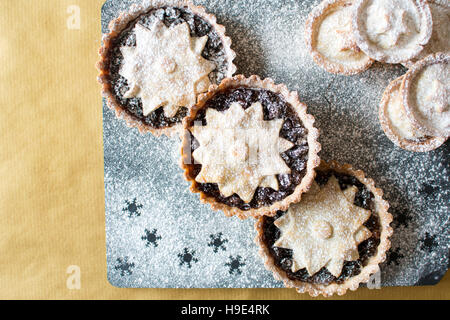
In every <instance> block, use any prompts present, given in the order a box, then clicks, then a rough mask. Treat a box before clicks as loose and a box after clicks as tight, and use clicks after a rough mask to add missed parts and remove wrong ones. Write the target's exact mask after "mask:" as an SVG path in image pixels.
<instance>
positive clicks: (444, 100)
mask: <svg viewBox="0 0 450 320" xmlns="http://www.w3.org/2000/svg"><path fill="white" fill-rule="evenodd" d="M448 98H449V96H448V93H447V88H446V86H445V84H443V83H442V82H441V81H439V80H437V79H435V80H433V83H432V86H431V90H430V93H429V94H428V95H427V96H426V98H425V99H426V100H427V101H428V102H429V103H431V104H433V105H434V110H436V112H438V113H443V112H445V111H447V110H448V105H449V103H448V102H449V101H448Z"/></svg>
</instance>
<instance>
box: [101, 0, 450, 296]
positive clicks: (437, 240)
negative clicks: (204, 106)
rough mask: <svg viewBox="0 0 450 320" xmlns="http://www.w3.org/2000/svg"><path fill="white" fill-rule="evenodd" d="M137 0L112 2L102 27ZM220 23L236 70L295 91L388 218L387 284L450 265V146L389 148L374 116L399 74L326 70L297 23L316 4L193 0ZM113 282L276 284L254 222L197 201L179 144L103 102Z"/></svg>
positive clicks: (329, 148)
mask: <svg viewBox="0 0 450 320" xmlns="http://www.w3.org/2000/svg"><path fill="white" fill-rule="evenodd" d="M131 3H132V1H120V0H110V1H107V2H106V4H105V6H104V7H103V11H102V14H103V15H102V26H103V32H105V31H107V25H108V23H109V21H110V20H111V19H112V18H114V17H115V16H116V15H117V12H119V11H120V10H124V9H126V8H127V7H128V6H129V5H130V4H131ZM195 3H196V4H200V5H204V6H205V7H206V9H207V11H209V12H211V13H214V14H216V16H217V18H218V21H219V23H221V24H223V25H225V27H226V28H227V35H228V36H230V37H231V39H232V41H233V43H232V48H233V49H234V50H235V51H236V53H237V57H236V59H235V60H234V62H235V64H236V65H237V66H238V73H243V74H245V75H247V76H248V75H251V74H258V75H260V76H262V77H269V76H270V77H272V78H273V79H274V80H275V81H276V82H279V83H285V84H286V85H287V86H288V87H289V89H290V90H297V91H298V93H299V96H300V99H301V100H302V101H303V102H304V103H306V104H307V105H308V107H309V113H311V114H312V115H314V116H315V118H316V126H317V127H318V128H319V129H320V130H321V136H320V142H321V144H322V149H323V151H322V152H321V157H322V158H323V159H325V160H332V159H333V160H337V161H340V162H347V163H350V164H352V165H353V166H354V167H355V168H359V169H362V170H364V171H365V172H366V174H367V176H369V177H371V178H373V179H374V180H375V182H376V185H377V187H379V188H382V189H383V190H384V192H385V199H386V200H388V201H389V203H390V205H391V210H390V211H391V212H392V214H393V215H394V222H393V224H392V225H393V227H394V235H393V237H392V238H391V239H392V250H391V251H390V253H389V255H388V258H389V259H388V261H387V262H386V263H384V264H383V265H382V272H381V281H382V285H385V286H386V285H414V284H417V283H421V284H426V283H427V284H430V283H435V282H436V281H437V280H438V279H440V277H441V276H442V275H443V274H444V273H445V271H446V270H447V266H448V262H449V258H448V255H449V243H450V234H449V231H448V230H449V225H450V223H449V203H450V179H449V172H448V170H449V163H450V152H449V151H450V150H449V149H450V147H449V143H446V144H445V145H444V146H442V147H441V148H439V149H437V150H435V151H432V152H429V153H424V154H418V153H412V152H407V151H404V150H402V149H400V148H398V147H396V146H395V145H394V144H393V143H392V142H391V141H390V140H389V139H388V138H387V137H386V136H385V135H384V133H383V131H382V129H381V127H380V125H379V122H378V117H377V112H378V104H379V101H380V100H381V95H382V93H383V91H384V89H385V87H386V86H387V85H388V84H389V82H390V81H391V80H393V79H395V78H397V77H398V76H400V75H402V74H403V73H405V72H406V69H404V68H403V67H401V66H399V65H382V64H379V63H375V64H374V65H373V66H372V67H371V68H370V69H369V70H367V71H366V72H364V73H362V74H359V75H357V76H352V77H346V76H338V75H332V74H329V73H327V72H326V71H324V70H322V69H321V68H320V67H318V66H317V65H316V64H315V63H314V62H313V61H312V58H311V57H310V56H309V54H308V52H307V50H306V46H305V43H304V39H303V31H304V22H305V20H306V18H307V16H308V14H309V12H310V11H311V10H312V8H313V7H314V6H315V5H317V4H318V3H319V1H295V0H288V1H282V0H254V1H244V0H239V1H238V0H213V1H206V0H204V1H195ZM104 149H105V150H104V152H105V201H106V202H105V203H106V234H107V239H106V240H107V262H108V279H109V280H110V282H111V283H112V284H114V285H116V286H119V287H155V288H156V287H198V288H216V287H236V288H242V287H282V286H283V285H282V284H281V283H280V282H278V281H276V280H274V279H273V277H272V275H271V274H270V273H269V272H267V271H266V270H265V269H264V266H263V264H262V261H261V259H260V257H259V256H258V254H257V248H256V245H255V244H253V238H254V236H255V231H254V230H253V221H252V220H247V221H240V220H239V219H234V218H231V219H230V218H225V217H224V215H223V214H221V213H220V212H213V211H211V210H210V209H209V207H208V206H206V205H202V204H200V202H199V199H198V195H193V194H191V193H190V192H189V190H188V184H187V183H186V182H185V181H184V180H183V178H182V172H181V169H179V167H178V161H179V142H178V141H177V140H169V139H167V138H166V137H161V138H155V137H153V136H151V135H145V136H142V135H140V134H139V133H138V132H137V130H134V129H130V128H128V127H126V126H125V125H124V124H123V123H122V122H121V121H118V120H117V119H115V117H114V114H113V112H112V111H110V110H109V109H107V108H105V107H104ZM155 244H156V246H155Z"/></svg>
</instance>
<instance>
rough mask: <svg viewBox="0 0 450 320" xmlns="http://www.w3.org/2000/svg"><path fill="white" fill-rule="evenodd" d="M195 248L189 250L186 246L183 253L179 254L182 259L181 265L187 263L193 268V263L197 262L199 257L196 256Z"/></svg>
mask: <svg viewBox="0 0 450 320" xmlns="http://www.w3.org/2000/svg"><path fill="white" fill-rule="evenodd" d="M195 254H196V252H195V250H189V249H188V248H184V250H183V252H182V253H179V254H178V258H179V259H180V266H184V265H186V266H187V267H188V268H189V269H191V268H192V263H197V262H198V259H197V258H196V257H195Z"/></svg>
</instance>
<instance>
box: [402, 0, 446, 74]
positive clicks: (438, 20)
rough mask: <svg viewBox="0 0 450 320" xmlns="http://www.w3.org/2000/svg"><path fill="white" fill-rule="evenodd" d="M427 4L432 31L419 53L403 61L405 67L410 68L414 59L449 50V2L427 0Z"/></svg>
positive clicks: (444, 0)
mask: <svg viewBox="0 0 450 320" xmlns="http://www.w3.org/2000/svg"><path fill="white" fill-rule="evenodd" d="M428 5H429V6H430V10H431V16H432V18H433V33H432V34H431V39H430V41H428V43H427V45H426V46H425V47H424V48H423V50H422V51H421V52H420V53H419V55H418V56H416V57H415V58H414V59H411V60H410V61H408V62H405V63H403V65H405V67H407V68H411V67H412V65H413V64H414V63H415V62H416V61H418V60H420V59H423V58H425V57H426V56H427V55H429V54H432V53H437V52H449V51H450V2H449V1H448V0H428Z"/></svg>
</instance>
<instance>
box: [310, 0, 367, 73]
mask: <svg viewBox="0 0 450 320" xmlns="http://www.w3.org/2000/svg"><path fill="white" fill-rule="evenodd" d="M353 2H354V1H352V0H324V1H323V2H322V3H321V4H319V5H318V6H317V7H315V8H314V9H313V11H311V13H310V14H309V17H308V19H307V20H306V26H305V32H306V34H305V39H306V44H307V47H308V48H309V52H310V53H311V55H312V57H313V59H314V61H315V62H316V63H317V64H318V65H319V66H321V67H322V68H324V69H325V70H326V71H328V72H331V73H336V74H344V75H353V74H356V73H360V72H362V71H364V70H366V69H367V68H369V67H370V66H371V65H372V63H373V60H372V59H371V58H369V57H368V56H366V55H365V54H364V52H362V51H361V50H360V49H359V47H358V46H357V44H356V42H355V39H354V37H353V32H352V12H353Z"/></svg>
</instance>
